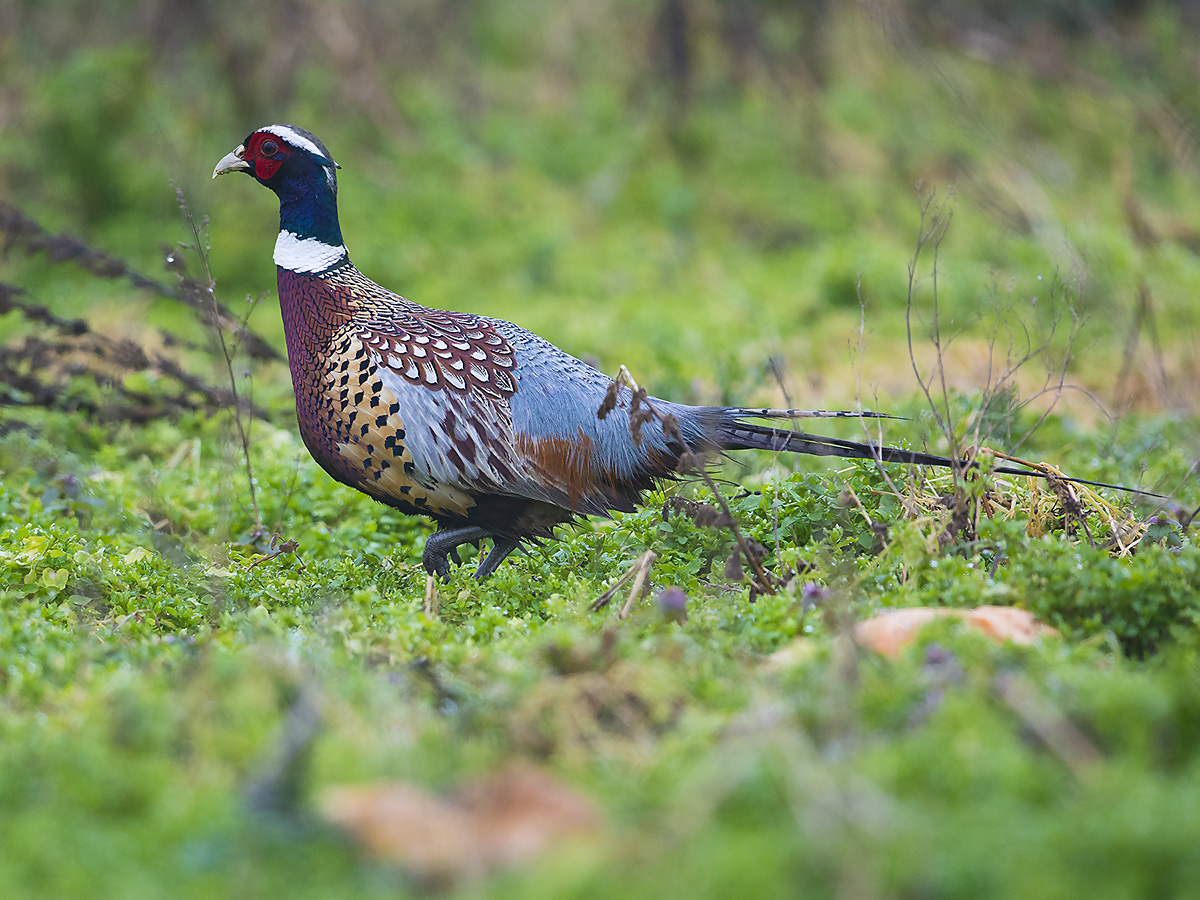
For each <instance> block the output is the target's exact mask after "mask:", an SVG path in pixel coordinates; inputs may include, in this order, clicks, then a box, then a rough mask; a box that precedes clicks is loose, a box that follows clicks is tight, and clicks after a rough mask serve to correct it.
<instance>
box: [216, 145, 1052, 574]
mask: <svg viewBox="0 0 1200 900" xmlns="http://www.w3.org/2000/svg"><path fill="white" fill-rule="evenodd" d="M339 168H340V166H339V165H338V164H337V163H336V162H334V160H333V157H332V156H331V155H330V154H329V151H328V150H326V149H325V145H324V144H322V143H321V142H320V141H319V140H318V139H317V138H316V137H315V136H313V135H312V134H311V133H309V132H308V131H305V130H304V129H302V128H297V127H295V126H292V125H271V126H268V127H266V128H260V129H258V130H257V131H255V132H253V133H252V134H251V135H250V136H249V137H247V138H246V140H245V141H243V142H242V143H241V144H240V145H239V146H238V147H237V148H236V149H235V150H233V152H231V153H230V154H228V155H227V156H225V157H224V158H223V159H222V160H221V161H220V162H219V163H217V166H216V168H215V169H214V171H213V178H216V177H217V176H218V175H223V174H226V173H228V172H245V173H246V174H248V175H250V176H251V177H253V178H254V179H255V180H256V181H258V182H259V183H260V184H263V185H265V186H266V187H268V188H270V189H271V190H272V191H274V192H275V193H276V194H277V195H278V197H279V207H280V217H279V218H280V226H279V238H278V240H277V241H276V243H275V264H276V267H277V275H278V287H279V302H280V307H281V311H282V315H283V326H284V334H285V337H286V341H287V353H288V362H289V366H290V369H291V375H292V385H293V388H294V390H295V395H296V415H297V419H298V421H299V427H300V435H301V437H302V438H303V440H304V443H305V445H306V446H307V447H308V449H309V452H310V453H311V454H312V456H313V458H314V459H315V460H316V461H317V463H318V464H319V465H320V466H321V467H322V468H323V469H324V470H325V471H326V472H328V473H329V474H330V475H331V476H333V478H335V479H337V480H338V481H340V482H342V483H344V484H347V485H349V486H350V487H353V488H356V489H357V490H359V491H361V492H363V493H364V494H367V495H368V496H370V497H373V498H374V499H376V500H378V501H381V502H383V503H386V504H387V505H389V506H392V507H395V508H396V509H398V510H400V511H401V512H403V513H406V514H409V515H422V516H428V517H429V518H431V519H433V521H434V522H435V523H436V525H437V529H436V531H435V532H434V533H433V534H432V535H430V536H429V538H428V539H427V541H426V543H425V548H424V552H423V557H422V562H423V564H424V567H425V569H426V571H427V572H429V574H430V575H436V576H440V577H443V578H444V577H446V576H447V575H448V573H449V570H450V563H449V560H450V559H453V560H454V561H455V562H458V561H459V557H458V553H457V548H458V547H459V546H461V545H463V544H467V543H473V544H478V543H479V542H480V541H482V540H483V539H485V538H486V539H490V540H491V542H492V547H491V550H490V552H489V553H488V554H487V556H486V557H485V558H484V559H483V561H482V562H481V563H480V564H479V566H478V569H477V570H476V572H475V576H476V577H477V578H479V579H484V578H486V577H487V576H488V575H490V574H491V573H492V572H493V571H494V570H495V569H496V567H497V566H498V565H499V564H500V563H501V562H503V560H504V559H505V558H506V557H507V556H508V555H509V554H510V553H512V552H513V550H515V549H516V548H517V547H518V546H520V544H521V543H522V542H523V541H528V540H537V539H541V538H549V537H551V536H552V531H553V529H554V527H555V526H557V525H560V524H562V523H565V522H568V521H571V520H572V519H574V518H575V517H577V516H586V515H606V514H609V513H611V512H613V511H617V510H621V511H631V510H633V509H634V508H635V505H636V504H637V503H638V501H639V498H640V497H641V496H642V494H643V493H644V492H645V491H646V490H648V489H649V488H651V487H653V486H654V485H655V484H656V483H658V482H660V481H663V480H665V479H669V478H671V477H672V476H673V475H674V474H675V473H676V472H677V468H678V466H679V463H680V461H681V459H682V458H684V457H685V456H686V455H687V454H688V453H695V454H705V453H711V452H723V451H729V450H749V449H759V450H770V451H789V452H795V453H806V454H812V455H816V456H837V457H845V458H854V459H875V460H879V461H882V462H897V463H907V464H914V465H936V466H954V465H956V463H955V462H954V461H952V460H950V459H949V458H947V457H942V456H934V455H931V454H927V453H922V452H916V451H909V450H900V449H897V448H893V447H886V446H878V445H874V444H866V443H858V442H855V441H847V440H840V439H836V438H827V437H820V436H817V435H813V434H807V433H804V432H800V431H795V430H783V429H780V428H773V427H770V426H769V425H761V424H757V423H755V422H752V421H750V420H751V419H766V420H794V419H797V418H802V417H808V416H836V415H846V416H858V415H860V414H859V413H824V412H806V411H801V410H781V409H750V408H741V407H704V406H685V405H682V404H678V403H672V402H669V401H665V400H659V399H656V398H652V397H651V398H647V400H648V403H649V404H650V405H651V406H652V408H653V409H654V410H655V411H656V412H657V413H658V415H659V416H660V417H661V421H660V423H659V425H660V426H661V425H662V424H663V423H665V422H670V423H671V426H670V427H655V426H654V425H653V424H651V425H649V426H647V427H644V428H642V429H641V433H640V435H635V434H634V431H635V430H636V428H634V429H631V424H634V425H636V424H637V422H636V419H637V417H636V415H634V416H632V418H631V413H633V412H634V410H633V409H632V407H633V406H634V402H633V395H632V393H631V391H630V390H629V389H628V388H627V387H621V388H619V389H615V388H614V384H615V382H613V380H612V379H610V378H609V377H608V376H606V375H604V374H602V373H601V372H599V371H598V370H596V369H594V368H592V367H591V366H589V365H587V364H585V363H584V362H582V361H580V360H578V359H576V358H575V357H573V356H570V355H569V354H567V353H565V352H564V351H562V350H560V349H558V348H557V347H555V346H554V345H553V344H550V343H549V342H547V341H545V340H543V339H542V338H540V337H538V336H537V335H535V334H532V333H531V332H529V331H526V330H525V329H523V328H520V327H519V326H517V325H514V324H512V323H511V322H506V321H503V320H501V319H494V318H488V317H486V316H480V315H475V314H471V313H461V312H444V311H441V310H436V309H430V308H427V307H424V306H420V305H418V304H416V303H413V302H411V301H409V300H406V299H404V298H403V297H401V296H399V295H398V294H395V293H393V292H392V291H389V290H387V289H386V288H383V287H381V286H380V285H378V284H375V283H374V282H373V281H371V280H370V279H368V278H367V277H366V276H365V275H363V274H362V273H361V272H359V271H358V269H356V268H355V267H354V265H353V264H352V263H351V262H350V256H349V253H348V251H347V250H346V246H345V243H344V242H343V240H342V232H341V227H340V225H339V223H338V211H337V174H336V170H337V169H339ZM606 398H607V399H608V401H609V402H608V403H606ZM614 399H615V404H614V403H613V400H614ZM602 406H605V407H606V409H605V410H604V411H602V410H601V407H602ZM607 407H612V408H611V410H608V409H607ZM601 412H607V415H601V414H598V413H601ZM866 415H873V414H870V413H868V414H866ZM1001 471H1004V469H1001ZM1008 471H1010V472H1014V473H1020V474H1034V473H1032V472H1029V471H1026V470H1024V469H1009V470H1008Z"/></svg>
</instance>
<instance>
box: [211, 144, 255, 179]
mask: <svg viewBox="0 0 1200 900" xmlns="http://www.w3.org/2000/svg"><path fill="white" fill-rule="evenodd" d="M245 155H246V145H245V144H238V145H237V147H236V148H235V149H234V151H233V152H232V153H228V154H226V155H225V156H223V157H221V161H220V162H219V163H217V167H216V168H215V169H213V178H216V177H217V176H218V175H224V174H226V173H227V172H238V171H243V170H245V169H249V168H250V163H248V162H246V160H244V159H243V158H242V157H243V156H245Z"/></svg>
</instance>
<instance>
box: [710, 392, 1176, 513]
mask: <svg viewBox="0 0 1200 900" xmlns="http://www.w3.org/2000/svg"><path fill="white" fill-rule="evenodd" d="M739 412H742V411H740V410H739ZM763 412H764V411H763V410H755V411H753V412H752V413H751V415H762V414H763ZM780 412H783V411H780ZM786 412H793V410H787V411H786ZM743 414H744V413H743ZM851 415H855V416H857V413H854V414H851ZM880 417H881V418H882V416H880ZM780 418H784V417H783V416H780ZM786 418H792V417H791V416H787V417H786ZM717 442H718V446H719V447H720V448H721V449H722V450H769V451H771V452H772V453H804V454H807V455H809V456H833V457H839V458H841V459H873V460H876V461H879V462H887V463H902V464H904V465H910V466H938V467H941V468H946V469H959V470H961V469H975V468H978V467H979V466H978V463H974V462H969V461H967V460H953V459H951V458H950V457H948V456H938V455H936V454H933V453H925V452H923V451H920V450H901V449H900V448H898V447H887V446H884V445H882V444H868V443H864V442H861V441H849V440H844V439H842V438H832V437H825V436H823V435H817V434H808V433H807V432H803V431H791V430H784V429H781V428H770V427H768V426H765V425H754V424H751V423H748V422H743V421H737V420H733V421H726V422H723V423H721V425H720V427H719V429H718V432H717ZM990 471H992V472H994V473H995V474H997V475H1025V476H1029V477H1033V478H1046V477H1048V476H1047V473H1045V472H1040V471H1038V470H1037V469H1030V468H1026V467H1024V466H992V467H991V470H990ZM1063 480H1064V481H1068V482H1071V483H1072V484H1084V485H1087V486H1089V487H1098V488H1107V489H1109V490H1114V491H1124V492H1126V493H1131V494H1140V495H1142V496H1145V497H1152V498H1159V499H1163V498H1162V495H1160V494H1155V493H1152V492H1151V491H1143V490H1139V489H1138V488H1130V487H1124V486H1122V485H1119V484H1108V483H1107V482H1103V481H1089V480H1087V479H1086V478H1070V477H1065V476H1064V477H1063Z"/></svg>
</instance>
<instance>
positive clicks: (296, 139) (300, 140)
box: [259, 125, 333, 162]
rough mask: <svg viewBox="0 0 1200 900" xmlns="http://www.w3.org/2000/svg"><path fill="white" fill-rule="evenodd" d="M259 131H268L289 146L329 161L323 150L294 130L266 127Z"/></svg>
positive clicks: (277, 126)
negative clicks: (291, 145)
mask: <svg viewBox="0 0 1200 900" xmlns="http://www.w3.org/2000/svg"><path fill="white" fill-rule="evenodd" d="M259 130H260V131H269V132H271V134H273V135H275V136H276V137H281V138H283V139H284V140H285V141H287V142H288V143H289V144H295V145H296V146H297V147H303V148H304V149H305V150H307V151H308V152H309V153H315V154H316V155H317V156H319V157H321V158H322V159H329V156H328V154H327V153H326V152H325V151H324V150H322V149H321V148H320V147H318V146H317V145H316V144H314V143H313V142H312V141H310V140H309V139H308V138H306V137H305V136H304V135H302V134H301V133H300V132H298V131H296V129H294V128H289V127H288V126H287V125H268V126H267V127H266V128H262V129H259ZM329 161H330V162H333V160H332V159H329Z"/></svg>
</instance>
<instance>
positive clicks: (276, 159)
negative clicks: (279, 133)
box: [245, 131, 288, 181]
mask: <svg viewBox="0 0 1200 900" xmlns="http://www.w3.org/2000/svg"><path fill="white" fill-rule="evenodd" d="M287 157H288V148H287V147H286V146H285V145H284V143H283V142H282V141H281V140H279V138H277V137H275V135H273V134H270V133H266V132H261V131H260V132H258V133H257V134H254V135H251V137H250V140H249V141H247V142H246V156H245V159H246V160H247V162H249V163H250V164H251V165H252V166H253V167H254V175H255V177H257V178H259V179H260V180H262V181H266V180H268V179H270V178H271V177H272V176H273V175H274V174H275V173H276V172H278V171H279V167H280V166H282V165H283V161H284V160H285V159H287Z"/></svg>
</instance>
